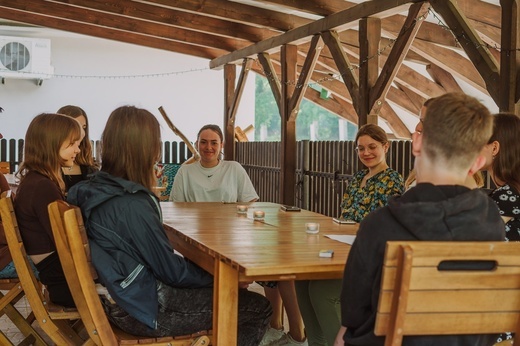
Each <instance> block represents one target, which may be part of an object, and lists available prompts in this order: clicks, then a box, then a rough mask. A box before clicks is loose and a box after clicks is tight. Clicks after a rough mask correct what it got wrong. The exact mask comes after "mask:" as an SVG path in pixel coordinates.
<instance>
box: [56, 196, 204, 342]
mask: <svg viewBox="0 0 520 346" xmlns="http://www.w3.org/2000/svg"><path fill="white" fill-rule="evenodd" d="M49 216H50V219H51V225H52V231H53V234H54V239H55V241H56V247H57V249H58V255H59V256H60V261H61V262H62V263H63V264H64V265H63V270H64V272H65V277H66V279H67V283H68V284H69V287H70V289H71V292H72V296H73V298H74V302H75V303H76V306H77V307H78V310H79V313H80V315H81V318H82V320H83V322H84V323H85V327H86V328H87V331H88V333H89V335H90V337H91V338H92V340H94V342H95V344H96V345H142V344H147V345H164V346H190V345H191V346H195V345H196V346H207V345H209V344H210V339H209V337H208V335H206V334H208V332H207V331H202V332H201V333H197V334H194V335H186V336H179V337H159V338H153V337H140V336H135V335H130V334H128V333H125V332H123V331H121V330H120V329H118V328H117V327H115V326H114V325H112V324H111V323H110V322H109V320H108V318H107V316H106V315H105V311H104V310H103V306H102V305H101V300H100V298H99V295H98V291H97V289H96V285H95V283H94V278H95V277H97V275H96V271H95V269H94V267H93V266H92V263H91V258H90V249H89V245H88V239H87V234H86V231H85V227H84V225H83V219H82V216H81V211H80V209H79V208H77V207H75V206H71V205H69V204H67V203H65V202H64V201H56V202H53V203H51V204H49Z"/></svg>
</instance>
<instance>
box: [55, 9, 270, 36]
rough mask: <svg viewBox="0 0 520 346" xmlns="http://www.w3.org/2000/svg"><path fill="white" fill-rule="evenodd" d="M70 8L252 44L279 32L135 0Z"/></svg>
mask: <svg viewBox="0 0 520 346" xmlns="http://www.w3.org/2000/svg"><path fill="white" fill-rule="evenodd" d="M54 1H55V2H61V3H64V4H70V3H71V1H69V0H54ZM73 5H74V6H77V7H82V8H86V9H90V10H98V11H101V12H104V13H111V14H114V15H120V16H124V17H127V18H136V19H138V20H146V21H151V22H156V23H162V24H165V25H171V26H174V27H179V28H185V29H189V30H193V31H197V32H202V33H211V34H212V35H219V36H226V37H228V38H239V39H243V40H247V41H251V42H257V41H261V40H265V39H267V38H269V37H272V36H275V35H278V34H279V33H280V31H279V30H272V29H268V28H265V27H262V28H261V27H253V26H251V25H245V24H243V23H237V22H233V21H230V20H226V19H220V18H215V17H211V16H207V15H203V14H200V13H193V12H187V11H182V10H178V9H175V8H166V7H163V6H158V5H155V4H149V3H144V2H137V1H129V0H119V1H107V0H74V1H73Z"/></svg>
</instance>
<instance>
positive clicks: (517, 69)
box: [498, 0, 520, 115]
mask: <svg viewBox="0 0 520 346" xmlns="http://www.w3.org/2000/svg"><path fill="white" fill-rule="evenodd" d="M500 5H501V6H502V29H501V30H502V35H501V47H502V50H501V51H500V84H499V104H498V107H499V109H500V111H502V112H512V113H514V112H515V108H516V110H520V109H519V107H515V104H516V103H518V97H517V95H519V88H520V86H519V85H518V79H517V76H518V75H519V74H520V54H519V53H518V49H519V48H520V32H519V30H520V29H519V28H520V25H518V21H519V20H520V6H519V3H518V0H500ZM517 114H518V113H517ZM519 115H520V114H519Z"/></svg>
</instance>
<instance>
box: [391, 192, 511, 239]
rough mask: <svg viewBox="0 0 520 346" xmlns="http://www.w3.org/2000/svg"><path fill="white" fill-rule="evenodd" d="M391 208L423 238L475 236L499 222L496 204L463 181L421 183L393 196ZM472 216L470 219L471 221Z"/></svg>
mask: <svg viewBox="0 0 520 346" xmlns="http://www.w3.org/2000/svg"><path fill="white" fill-rule="evenodd" d="M388 210H389V212H390V213H391V214H392V216H393V217H394V219H395V221H396V222H398V223H399V224H400V225H401V226H402V227H403V228H404V229H406V230H407V231H408V232H410V233H411V234H413V235H414V237H415V238H417V239H421V240H472V237H471V234H470V235H469V238H468V226H469V225H471V227H472V229H473V230H474V232H471V233H473V234H475V240H482V237H483V234H485V233H487V232H491V231H493V232H496V225H497V223H500V221H501V220H500V217H499V215H498V208H497V207H496V204H495V203H494V202H493V200H491V198H489V197H488V196H487V195H486V194H485V193H484V192H482V191H481V190H479V189H474V190H470V189H468V188H467V187H464V186H460V185H432V184H429V183H422V184H418V185H417V186H416V187H414V188H412V189H410V190H408V191H407V192H406V193H405V194H404V195H403V196H401V197H396V198H394V199H392V200H390V202H389V204H388ZM468 220H471V221H468Z"/></svg>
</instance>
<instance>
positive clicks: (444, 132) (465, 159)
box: [422, 93, 493, 168]
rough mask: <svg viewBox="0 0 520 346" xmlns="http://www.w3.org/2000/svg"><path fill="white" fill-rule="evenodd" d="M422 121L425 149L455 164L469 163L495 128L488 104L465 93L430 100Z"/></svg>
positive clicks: (466, 165)
mask: <svg viewBox="0 0 520 346" xmlns="http://www.w3.org/2000/svg"><path fill="white" fill-rule="evenodd" d="M423 124H424V131H423V133H422V136H423V141H424V151H425V153H426V154H427V155H428V156H429V157H430V158H431V159H432V160H435V159H441V160H442V161H444V162H445V163H446V164H450V165H451V166H452V167H453V168H466V167H468V166H470V165H471V163H472V161H473V160H475V158H476V157H477V155H478V154H479V153H480V151H481V149H482V148H483V147H484V145H485V144H486V143H487V142H488V140H489V138H490V137H491V133H492V131H493V118H492V116H491V113H490V112H489V110H488V109H487V108H486V106H484V105H483V104H482V103H480V102H479V101H478V100H477V99H476V98H474V97H472V96H469V95H466V94H462V93H447V94H444V95H442V96H439V97H436V98H435V99H433V100H431V102H429V103H428V108H427V111H426V116H425V117H424V121H423Z"/></svg>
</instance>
